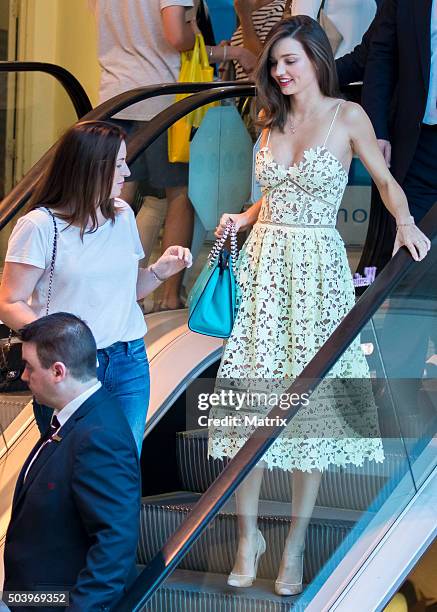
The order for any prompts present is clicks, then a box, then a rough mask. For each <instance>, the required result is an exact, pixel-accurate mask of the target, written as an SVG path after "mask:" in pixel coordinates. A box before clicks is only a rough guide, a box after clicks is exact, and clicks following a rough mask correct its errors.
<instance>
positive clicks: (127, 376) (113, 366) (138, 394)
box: [97, 338, 150, 455]
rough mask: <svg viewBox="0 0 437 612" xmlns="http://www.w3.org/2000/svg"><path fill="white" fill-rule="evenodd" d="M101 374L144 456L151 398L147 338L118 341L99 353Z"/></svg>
mask: <svg viewBox="0 0 437 612" xmlns="http://www.w3.org/2000/svg"><path fill="white" fill-rule="evenodd" d="M98 358H99V367H98V369H97V376H98V378H99V380H100V382H101V383H102V385H103V386H104V387H105V388H106V389H107V390H108V391H109V392H110V393H111V394H112V395H113V396H114V397H116V398H117V399H118V400H119V402H120V405H121V407H122V409H123V412H124V414H125V416H126V419H127V421H128V423H129V425H130V427H131V430H132V433H133V436H134V438H135V442H136V444H137V448H138V453H139V454H140V455H141V446H142V444H143V435H144V427H145V425H146V416H147V409H148V407H149V398H150V377H149V363H148V361H147V355H146V350H145V347H144V341H143V339H142V338H141V339H139V340H133V341H132V342H123V343H117V345H115V348H113V347H108V348H107V349H102V350H100V351H99V352H98Z"/></svg>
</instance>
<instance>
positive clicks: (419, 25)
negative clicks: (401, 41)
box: [410, 0, 432, 91]
mask: <svg viewBox="0 0 437 612" xmlns="http://www.w3.org/2000/svg"><path fill="white" fill-rule="evenodd" d="M410 6H412V10H413V13H414V22H415V29H416V40H417V45H418V48H419V56H420V63H421V67H422V75H423V80H424V82H425V89H426V91H428V88H429V73H430V70H431V10H432V0H416V1H415V2H411V5H410Z"/></svg>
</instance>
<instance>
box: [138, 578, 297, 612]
mask: <svg viewBox="0 0 437 612" xmlns="http://www.w3.org/2000/svg"><path fill="white" fill-rule="evenodd" d="M296 599H297V597H286V598H284V597H279V596H278V595H275V593H274V592H273V581H271V580H257V581H256V582H255V583H254V585H253V586H252V587H250V588H248V589H235V588H234V589H233V588H231V587H228V586H227V584H226V576H224V575H222V574H211V573H203V572H193V571H189V570H176V571H175V572H174V573H173V574H172V575H171V576H170V577H169V578H168V579H167V580H166V582H165V583H164V584H163V585H162V586H161V588H160V589H159V590H158V591H157V593H156V594H155V595H154V597H153V599H151V601H150V602H149V603H148V604H147V606H146V607H145V608H143V610H147V611H151V612H174V611H175V610H178V611H179V610H180V611H181V612H182V611H183V612H288V610H290V604H291V603H293V602H294V601H295V600H296ZM293 609H294V610H297V609H298V608H293Z"/></svg>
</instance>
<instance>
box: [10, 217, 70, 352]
mask: <svg viewBox="0 0 437 612" xmlns="http://www.w3.org/2000/svg"><path fill="white" fill-rule="evenodd" d="M43 208H44V210H46V211H47V212H48V214H49V215H50V216H51V218H52V221H53V227H54V230H55V233H54V236H53V247H52V256H51V261H50V272H49V288H48V291H47V304H46V316H47V315H48V314H49V308H50V300H51V297H52V288H53V277H54V274H55V261H56V254H57V252H58V226H57V224H56V218H55V215H54V214H53V213H52V211H51V210H50V209H48V208H46V207H45V206H44V207H43ZM13 334H14V332H13V330H12V329H10V330H9V336H8V340H7V342H6V344H5V347H4V348H5V351H6V354H8V352H9V351H10V348H11V344H12V336H13Z"/></svg>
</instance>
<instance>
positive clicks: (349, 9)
mask: <svg viewBox="0 0 437 612" xmlns="http://www.w3.org/2000/svg"><path fill="white" fill-rule="evenodd" d="M321 4H322V2H321V0H293V3H292V10H293V15H309V16H310V17H312V18H313V19H317V14H318V12H319V9H320V6H321ZM324 11H325V13H326V15H327V17H329V19H330V20H331V21H332V22H333V24H334V25H335V27H336V28H337V30H338V31H339V32H340V33H341V35H342V36H343V40H342V42H341V43H340V46H339V47H338V49H337V53H336V54H335V57H336V58H338V57H342V56H343V55H345V54H346V53H349V52H350V51H352V50H353V49H354V48H355V47H356V45H358V44H360V42H361V40H362V38H363V34H364V33H365V32H366V30H367V28H368V27H369V25H370V24H371V22H372V20H373V18H374V17H375V13H376V2H375V0H326V1H325V5H324Z"/></svg>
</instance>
